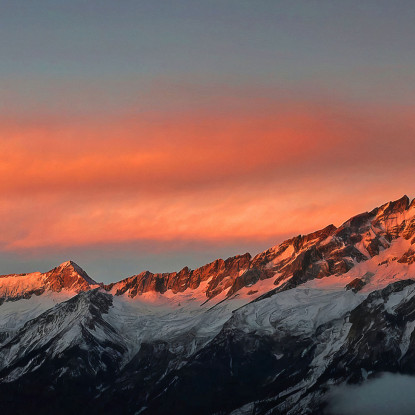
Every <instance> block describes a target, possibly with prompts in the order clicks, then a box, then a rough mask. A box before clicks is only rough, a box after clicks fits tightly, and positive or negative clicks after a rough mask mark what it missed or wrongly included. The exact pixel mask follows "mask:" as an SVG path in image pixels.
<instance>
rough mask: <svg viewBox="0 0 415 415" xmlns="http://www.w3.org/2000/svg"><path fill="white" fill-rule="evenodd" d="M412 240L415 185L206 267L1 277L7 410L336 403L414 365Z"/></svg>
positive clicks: (69, 270)
mask: <svg viewBox="0 0 415 415" xmlns="http://www.w3.org/2000/svg"><path fill="white" fill-rule="evenodd" d="M414 244H415V202H414V201H412V202H410V200H409V199H408V198H407V197H406V196H405V197H403V198H401V199H399V200H397V201H395V202H389V203H387V204H385V205H383V206H381V207H379V208H376V209H374V210H372V211H371V212H367V213H364V214H360V215H357V216H355V217H353V218H351V219H350V220H348V221H347V222H345V223H344V224H343V225H342V226H340V227H339V228H336V227H335V226H333V225H330V226H328V227H326V228H324V229H322V230H320V231H317V232H314V233H312V234H309V235H305V236H297V237H295V238H292V239H290V240H287V241H285V242H283V243H281V244H279V245H277V246H275V247H273V248H270V249H269V250H267V251H265V252H263V253H260V254H258V255H256V256H255V257H253V258H252V257H251V256H250V255H249V254H245V255H241V256H236V257H233V258H229V259H227V260H216V261H214V262H212V263H211V264H208V265H206V266H204V267H201V268H199V269H196V270H190V269H188V268H184V269H183V270H182V271H180V272H177V273H166V274H152V273H150V272H145V273H141V274H138V275H136V276H133V277H130V278H127V279H125V280H122V281H120V282H118V283H115V284H110V285H108V286H105V285H102V284H101V285H100V284H97V283H96V282H95V281H93V280H91V279H90V278H89V277H88V276H87V274H86V273H85V272H84V271H83V270H82V269H80V268H79V267H78V266H77V265H76V264H74V263H73V262H67V263H64V264H62V265H61V266H59V267H57V268H55V269H54V270H52V271H50V272H48V273H45V274H40V273H35V274H27V275H19V276H4V277H0V298H2V302H3V303H2V305H1V306H0V409H1V410H2V412H3V413H5V414H12V413H13V414H15V413H30V412H35V413H38V412H41V413H54V412H56V411H58V410H59V411H60V412H61V413H73V412H75V411H76V412H78V413H89V414H91V413H97V414H98V413H99V414H103V413H104V414H105V413H112V412H114V411H117V412H119V413H125V414H130V413H131V414H134V413H143V414H194V413H200V414H219V413H220V414H230V413H232V414H269V413H290V414H303V413H305V412H306V411H308V413H315V414H317V413H328V412H327V411H328V408H327V391H328V390H329V389H330V387H332V385H336V384H343V383H345V382H352V383H358V382H362V381H363V380H364V379H365V378H367V377H369V378H370V377H371V376H375V375H376V374H378V373H380V372H382V371H392V372H401V373H409V374H413V373H414V371H415V368H414V363H413V362H414V360H413V357H412V355H413V354H414V353H415V343H414V340H413V338H415V335H413V332H414V328H415V309H414V307H415V303H414V298H415V265H414V262H415V259H414V255H415V246H414Z"/></svg>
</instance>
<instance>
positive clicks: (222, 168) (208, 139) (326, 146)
mask: <svg viewBox="0 0 415 415" xmlns="http://www.w3.org/2000/svg"><path fill="white" fill-rule="evenodd" d="M414 131H415V129H414V123H413V121H412V118H411V117H409V116H407V115H406V114H402V113H399V112H397V111H382V110H380V109H378V110H376V111H372V112H359V113H355V112H353V111H351V110H350V109H349V108H347V107H343V106H341V105H336V106H329V105H323V104H322V103H308V104H301V105H300V104H292V103H290V104H287V105H283V104H281V103H278V104H275V103H272V102H270V103H269V104H268V106H266V107H264V106H260V107H259V108H255V106H252V108H251V109H250V111H247V110H240V111H234V112H226V113H221V112H219V111H218V112H215V111H214V110H210V111H193V112H186V113H183V114H177V113H176V114H170V115H166V114H163V115H162V116H161V115H160V116H157V115H154V114H153V115H149V114H145V115H142V116H135V117H132V116H129V117H123V118H118V119H111V120H97V119H95V120H89V121H88V120H87V121H82V122H81V121H78V122H68V121H61V122H59V120H51V121H50V122H47V121H43V122H40V121H37V122H36V123H34V122H27V123H25V122H19V123H18V122H17V121H14V122H13V121H12V120H10V119H9V120H3V122H2V123H1V124H0V134H1V137H2V138H1V141H0V150H1V154H2V162H1V164H0V192H1V195H0V214H1V217H2V221H1V224H0V244H1V246H2V249H3V250H8V251H11V250H21V249H35V248H39V247H47V248H48V249H53V247H57V246H59V247H65V246H83V245H91V244H102V243H104V244H105V243H114V242H128V241H136V240H145V239H149V240H159V241H174V240H201V241H213V242H215V243H223V241H226V240H235V239H238V238H239V239H252V240H263V239H270V238H272V237H273V236H275V237H277V236H278V235H281V234H297V233H301V232H307V231H312V230H314V229H315V228H318V227H322V226H325V225H327V224H328V223H332V222H334V223H335V224H339V223H340V221H341V220H345V219H347V218H348V216H350V215H352V214H354V213H357V212H359V211H360V210H365V209H369V208H371V207H373V206H374V205H375V204H378V203H381V202H383V201H385V200H389V199H392V198H397V197H400V196H401V195H402V194H403V193H409V194H410V192H411V187H410V186H411V183H412V177H413V173H414V167H413V163H412V162H413V154H415V153H414V151H415V140H414V137H415V135H414Z"/></svg>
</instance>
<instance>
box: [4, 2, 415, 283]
mask: <svg viewBox="0 0 415 415" xmlns="http://www.w3.org/2000/svg"><path fill="white" fill-rule="evenodd" d="M414 21H415V4H414V2H413V1H402V0H397V1H394V2H391V1H382V0H376V1H371V0H366V1H365V2H361V1H355V0H350V1H347V2H344V1H337V0H331V1H319V0H312V1H310V0H308V1H296V0H294V1H271V0H256V1H245V0H237V1H236V0H226V1H223V0H204V1H201V0H180V1H179V0H171V1H168V2H165V1H154V0H152V1H139V0H136V1H129V0H125V1H117V2H115V1H109V0H100V1H98V0H88V1H77V0H72V1H62V0H53V1H52V0H50V1H47V0H39V1H37V2H27V1H21V0H13V1H11V0H10V1H9V0H3V1H2V2H0V56H1V62H0V96H1V99H0V154H1V156H2V159H1V162H0V274H7V273H14V272H16V273H17V272H19V273H20V272H30V271H37V270H39V271H47V270H49V269H51V268H53V267H54V266H56V265H58V264H60V263H61V262H63V261H66V260H68V259H72V260H74V261H75V262H77V263H78V264H79V265H80V266H82V267H83V268H84V269H85V270H86V271H87V272H88V273H89V274H90V275H91V277H93V278H95V279H96V280H98V281H103V282H110V281H116V280H119V279H121V278H124V277H127V276H129V275H133V274H137V273H139V272H140V271H143V270H147V269H148V270H150V271H153V272H166V271H176V270H180V269H181V268H183V267H184V266H186V265H188V266H190V267H192V268H194V267H197V266H201V265H203V264H205V263H208V262H211V261H213V260H214V259H216V258H218V257H222V258H226V257H229V256H233V255H237V254H242V253H245V252H251V253H252V254H256V253H258V252H260V251H262V250H264V249H266V248H268V247H270V246H273V245H275V244H277V243H279V242H281V241H283V240H284V239H287V238H289V237H292V236H295V235H298V234H305V233H307V232H312V231H314V230H316V229H319V228H322V227H324V226H326V225H328V224H331V223H333V224H335V225H336V226H339V225H341V223H343V222H344V221H345V220H347V219H348V218H349V217H351V216H353V215H355V214H357V213H360V212H364V211H367V210H371V209H372V208H374V207H375V206H378V205H380V204H383V203H385V202H387V201H389V200H395V199H398V198H400V197H401V196H403V195H404V194H407V195H408V196H409V197H411V198H412V197H415V192H414V188H413V177H414V173H415V163H414V161H415V117H414V109H415V106H414V104H415V98H414V97H415V94H414V92H415V91H414V89H415V48H414V46H413V44H414V38H415V25H414V24H413V22H414Z"/></svg>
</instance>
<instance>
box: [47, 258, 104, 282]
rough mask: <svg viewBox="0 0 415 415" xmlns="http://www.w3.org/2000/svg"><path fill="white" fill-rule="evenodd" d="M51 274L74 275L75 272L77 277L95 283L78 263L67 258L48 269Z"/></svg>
mask: <svg viewBox="0 0 415 415" xmlns="http://www.w3.org/2000/svg"><path fill="white" fill-rule="evenodd" d="M49 272H50V273H52V274H61V273H63V274H65V275H66V274H67V273H68V272H69V274H68V275H74V274H77V275H78V276H79V277H81V278H82V279H83V280H85V281H86V282H87V283H88V284H90V285H96V284H97V282H96V281H94V280H93V279H92V278H91V277H90V276H89V275H88V274H87V273H86V271H84V270H83V269H82V268H81V267H80V266H79V265H78V264H76V263H75V262H74V261H72V260H68V261H65V262H62V264H60V265H58V266H57V267H56V268H54V269H53V270H52V271H49Z"/></svg>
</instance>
